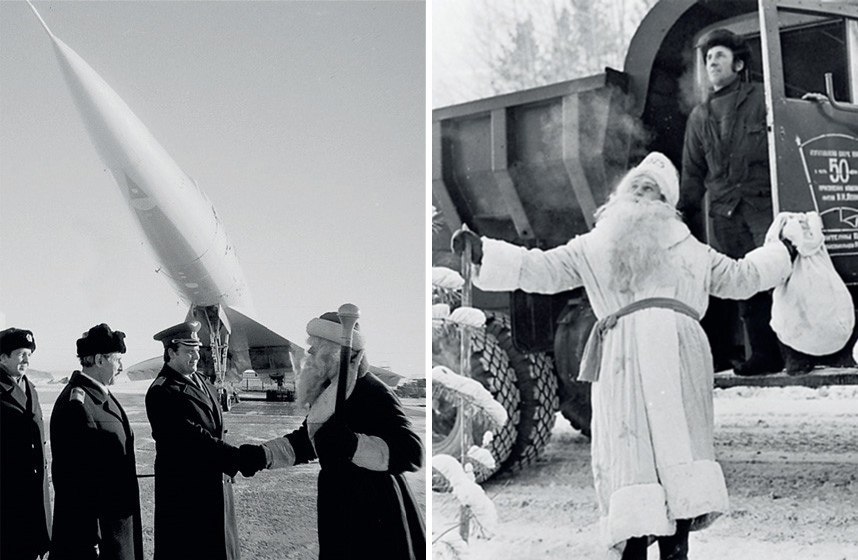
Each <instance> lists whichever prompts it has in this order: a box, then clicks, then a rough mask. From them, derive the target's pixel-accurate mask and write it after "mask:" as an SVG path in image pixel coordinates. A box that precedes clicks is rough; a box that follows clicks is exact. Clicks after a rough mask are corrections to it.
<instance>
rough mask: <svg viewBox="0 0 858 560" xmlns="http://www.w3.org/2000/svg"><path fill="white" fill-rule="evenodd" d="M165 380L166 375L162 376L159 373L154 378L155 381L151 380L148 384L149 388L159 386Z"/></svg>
mask: <svg viewBox="0 0 858 560" xmlns="http://www.w3.org/2000/svg"><path fill="white" fill-rule="evenodd" d="M166 381H167V378H166V377H164V376H163V375H159V376H158V377H156V378H155V381H153V382H152V384H151V385H149V388H150V389H151V388H152V387H160V386H161V385H163V384H164V383H166Z"/></svg>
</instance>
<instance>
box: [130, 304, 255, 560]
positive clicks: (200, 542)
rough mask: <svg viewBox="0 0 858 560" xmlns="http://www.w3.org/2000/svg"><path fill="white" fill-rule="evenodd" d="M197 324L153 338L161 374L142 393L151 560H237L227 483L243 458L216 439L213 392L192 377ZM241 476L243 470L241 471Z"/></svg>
mask: <svg viewBox="0 0 858 560" xmlns="http://www.w3.org/2000/svg"><path fill="white" fill-rule="evenodd" d="M199 329H200V323H199V322H197V321H192V322H187V323H181V324H178V325H175V326H173V327H170V328H168V329H165V330H163V331H161V332H159V333H158V334H156V335H155V337H154V338H155V340H158V341H161V342H162V343H163V344H164V367H163V368H162V369H161V372H160V373H159V374H158V376H157V377H156V378H155V381H153V382H152V385H151V386H150V387H149V391H148V392H147V393H146V414H147V416H148V417H149V423H150V424H151V425H152V438H153V439H154V440H155V560H171V559H176V560H195V559H199V560H233V559H238V558H240V553H239V545H238V530H237V528H236V523H235V511H234V508H233V495H232V479H233V477H234V476H235V474H236V472H238V470H239V468H240V467H242V466H244V464H245V463H246V462H247V459H246V457H247V453H250V454H251V455H253V454H254V452H255V453H256V454H262V455H264V452H263V450H262V447H261V446H258V445H244V446H242V448H241V449H239V448H238V447H235V446H232V445H230V444H228V443H226V442H225V441H224V440H223V434H224V426H223V414H222V412H221V409H220V405H219V404H218V399H217V398H216V395H215V391H214V388H213V387H211V386H210V385H209V383H208V382H207V381H206V380H205V379H204V378H203V376H202V375H200V374H199V373H197V372H196V368H197V362H198V361H199V359H200V353H199V347H200V339H199V335H198V334H197V332H198V331H199ZM243 470H245V471H249V469H247V468H245V469H243Z"/></svg>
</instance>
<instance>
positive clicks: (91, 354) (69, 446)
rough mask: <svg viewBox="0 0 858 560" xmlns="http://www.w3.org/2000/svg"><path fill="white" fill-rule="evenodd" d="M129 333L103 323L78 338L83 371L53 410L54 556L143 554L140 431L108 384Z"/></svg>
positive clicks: (117, 559)
mask: <svg viewBox="0 0 858 560" xmlns="http://www.w3.org/2000/svg"><path fill="white" fill-rule="evenodd" d="M124 353H125V333H123V332H121V331H113V330H112V329H111V328H110V327H109V326H107V325H106V324H104V323H102V324H100V325H96V326H94V327H92V328H91V329H89V331H88V332H86V333H85V334H84V335H83V337H82V338H80V339H78V341H77V355H78V358H79V359H80V363H81V369H82V371H75V372H74V373H72V375H71V379H69V382H68V385H66V387H65V388H64V389H63V390H62V392H61V393H60V394H59V396H58V397H57V401H56V403H54V410H53V413H52V414H51V448H52V452H53V461H52V463H51V469H52V470H51V472H52V473H53V482H54V534H53V538H52V540H51V554H50V557H51V558H52V559H54V560H95V559H101V560H108V559H109V560H143V531H142V524H141V520H140V491H139V489H138V486H137V464H136V462H135V459H134V432H133V431H132V430H131V424H130V423H129V422H128V416H127V415H126V414H125V410H124V409H123V408H122V405H121V404H119V401H118V400H117V399H116V397H114V396H113V394H111V393H110V391H109V390H108V386H109V385H111V384H112V383H113V378H114V377H115V376H116V375H118V374H119V373H120V372H121V371H122V354H124Z"/></svg>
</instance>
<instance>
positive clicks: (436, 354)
mask: <svg viewBox="0 0 858 560" xmlns="http://www.w3.org/2000/svg"><path fill="white" fill-rule="evenodd" d="M443 338H444V339H445V340H442V341H433V352H432V354H433V355H432V363H433V365H443V366H447V367H448V368H450V369H451V370H453V371H458V370H459V347H458V341H457V340H454V339H455V338H457V337H453V336H451V337H443ZM470 365H471V375H470V376H471V378H473V379H475V380H477V381H479V382H480V383H481V384H482V385H483V387H485V388H486V389H487V390H488V391H489V392H490V393H491V394H492V397H494V399H495V400H496V401H497V402H499V403H500V404H501V406H503V407H504V409H505V410H506V412H507V415H508V419H507V422H506V424H504V425H503V426H502V427H501V428H500V429H499V430H492V435H493V436H494V437H493V439H492V441H491V443H490V444H489V445H488V446H487V449H488V450H489V451H490V452H491V454H492V456H493V457H494V458H495V468H493V469H489V468H485V467H483V466H481V465H478V464H475V465H474V475H475V476H476V481H477V482H483V481H485V480H486V479H488V478H489V477H490V476H492V475H493V474H494V473H495V472H497V471H498V469H499V468H500V466H501V465H502V464H503V462H504V461H505V460H506V459H507V457H509V454H510V452H511V451H512V448H513V445H514V444H515V440H516V433H517V427H518V422H519V402H520V396H519V391H518V387H516V384H515V371H514V370H513V369H512V367H511V366H510V363H509V359H508V358H507V355H506V353H505V352H504V351H503V349H502V348H501V347H500V345H499V344H498V342H497V340H496V339H495V337H494V336H493V335H490V334H487V333H485V332H483V331H473V332H472V335H471V364H470ZM462 431H465V432H467V433H468V434H469V436H468V438H467V439H468V440H469V441H470V442H471V444H472V445H480V444H482V440H483V434H484V433H485V432H486V431H487V427H486V426H485V425H484V424H483V422H482V421H480V420H477V419H474V418H472V417H466V416H465V415H464V414H463V413H462V411H461V410H459V409H458V407H456V406H455V403H452V402H450V401H447V400H446V399H442V398H440V397H439V395H438V394H437V393H434V392H433V395H432V454H433V455H437V454H441V453H444V454H447V455H451V456H453V457H456V458H457V459H461V444H462V437H461V436H462ZM465 451H466V452H467V449H466V450H465ZM436 482H437V481H436V479H435V477H433V481H432V487H433V490H436V491H444V490H446V489H447V488H445V487H444V485H442V484H438V483H436Z"/></svg>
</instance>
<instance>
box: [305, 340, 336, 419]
mask: <svg viewBox="0 0 858 560" xmlns="http://www.w3.org/2000/svg"><path fill="white" fill-rule="evenodd" d="M337 356H338V355H337V354H336V353H329V352H324V351H323V352H317V353H316V354H308V355H307V356H306V358H304V363H303V364H302V365H301V373H300V374H299V375H298V379H297V381H296V387H295V392H296V396H295V400H296V402H297V403H298V406H299V407H301V408H302V409H308V408H310V406H312V404H313V403H314V402H316V399H317V398H319V395H321V394H322V391H324V390H325V388H326V387H327V386H328V385H329V383H330V381H332V380H333V379H334V377H335V376H336V374H337V364H338V360H337Z"/></svg>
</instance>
